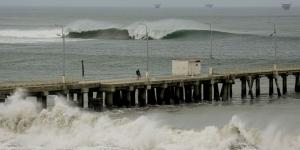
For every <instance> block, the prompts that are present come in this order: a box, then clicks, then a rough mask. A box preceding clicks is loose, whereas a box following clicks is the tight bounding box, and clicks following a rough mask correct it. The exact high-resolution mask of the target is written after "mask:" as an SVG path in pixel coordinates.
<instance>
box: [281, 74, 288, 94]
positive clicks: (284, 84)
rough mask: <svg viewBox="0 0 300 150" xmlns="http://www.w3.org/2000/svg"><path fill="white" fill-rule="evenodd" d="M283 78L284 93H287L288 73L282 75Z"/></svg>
mask: <svg viewBox="0 0 300 150" xmlns="http://www.w3.org/2000/svg"><path fill="white" fill-rule="evenodd" d="M281 78H282V94H283V95H286V94H287V74H283V75H281Z"/></svg>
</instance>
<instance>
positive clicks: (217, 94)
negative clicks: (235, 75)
mask: <svg viewBox="0 0 300 150" xmlns="http://www.w3.org/2000/svg"><path fill="white" fill-rule="evenodd" d="M223 86H224V83H223ZM214 99H215V101H220V92H219V84H218V83H215V84H214Z"/></svg>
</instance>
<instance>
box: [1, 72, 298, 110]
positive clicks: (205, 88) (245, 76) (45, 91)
mask: <svg viewBox="0 0 300 150" xmlns="http://www.w3.org/2000/svg"><path fill="white" fill-rule="evenodd" d="M288 76H295V82H294V83H295V89H294V90H295V92H300V67H298V68H297V67H293V68H288V69H277V70H273V69H270V70H264V71H261V70H260V71H240V72H238V71H237V72H214V74H213V75H197V76H157V77H154V76H151V77H149V78H141V79H139V80H138V79H136V78H131V79H118V80H93V81H84V80H82V81H80V80H73V81H69V80H67V81H65V82H62V81H36V82H33V81H31V82H2V83H0V102H4V101H5V99H6V98H7V96H9V95H11V94H12V93H13V92H14V91H15V90H16V89H17V88H23V89H26V90H27V92H28V96H34V97H36V98H37V102H39V103H41V105H42V106H43V108H47V97H48V96H49V95H61V96H64V97H66V98H67V99H68V100H70V101H72V102H74V104H76V105H78V107H81V108H90V109H94V110H102V109H103V108H108V109H111V108H116V107H119V108H120V107H145V106H147V105H179V104H182V103H198V102H200V101H208V102H212V101H228V100H230V99H231V98H232V95H233V90H232V87H233V86H238V87H240V91H241V98H242V99H245V98H247V97H248V98H251V99H254V98H255V97H259V96H260V95H261V86H260V80H261V78H265V79H268V80H269V89H268V91H269V93H268V94H269V95H270V96H272V95H275V93H276V95H277V96H278V97H281V96H282V95H286V94H287V91H288V90H287V87H288V86H287V79H288V78H287V77H288ZM280 78H281V80H280V81H282V83H279V79H280ZM238 80H239V81H240V83H241V84H240V85H237V84H236V81H238ZM254 84H255V86H254ZM219 87H221V88H219ZM254 88H255V89H254ZM274 88H275V92H274Z"/></svg>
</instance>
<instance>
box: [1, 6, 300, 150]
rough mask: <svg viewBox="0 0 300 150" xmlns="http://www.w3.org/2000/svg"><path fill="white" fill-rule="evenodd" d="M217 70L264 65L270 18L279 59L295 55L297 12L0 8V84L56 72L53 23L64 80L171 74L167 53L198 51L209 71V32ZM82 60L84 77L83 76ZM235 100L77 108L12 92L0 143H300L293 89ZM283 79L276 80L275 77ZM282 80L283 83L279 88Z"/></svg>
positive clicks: (277, 146) (266, 147)
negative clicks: (39, 101)
mask: <svg viewBox="0 0 300 150" xmlns="http://www.w3.org/2000/svg"><path fill="white" fill-rule="evenodd" d="M209 23H211V24H212V32H213V59H212V65H213V68H215V69H216V70H220V71H221V70H232V69H233V70H243V69H245V68H264V69H266V68H271V67H272V65H273V63H274V62H275V60H274V58H275V57H274V56H275V51H274V37H272V36H270V35H271V34H272V33H273V32H274V29H273V24H274V23H275V24H276V25H277V43H278V49H277V57H276V61H277V62H278V63H279V66H282V67H285V68H286V67H289V66H290V65H297V64H299V61H300V59H299V58H300V53H299V49H300V45H299V42H300V36H299V33H300V26H299V25H300V9H299V8H293V9H291V11H283V10H281V9H280V8H214V9H204V8H161V9H154V8H53V7H45V8H30V7H9V8H1V9H0V53H1V55H0V82H9V81H23V80H46V79H51V80H52V79H57V78H59V77H60V76H61V75H62V68H63V67H62V64H63V63H62V62H63V53H62V52H63V51H62V40H61V37H60V36H59V34H61V29H60V28H59V27H57V26H55V24H59V25H64V26H65V27H64V32H65V34H66V78H67V79H70V80H71V79H82V80H89V79H116V78H128V77H134V75H135V70H136V69H138V68H139V69H140V70H141V73H142V75H144V74H145V71H146V41H145V39H146V26H147V29H148V35H149V39H150V41H149V54H150V55H149V61H150V67H149V69H150V75H152V76H155V75H170V73H171V60H172V59H173V58H191V57H192V58H195V57H196V58H200V59H201V61H202V70H203V72H204V73H206V72H207V70H208V69H207V68H208V62H209V55H210V31H209ZM81 60H83V61H84V64H85V72H86V75H85V76H84V77H82V76H81ZM294 80H295V78H294V77H293V76H289V78H288V90H289V91H288V95H287V96H284V97H281V98H280V99H278V98H277V96H276V95H274V96H272V97H269V96H268V93H267V92H268V81H267V80H265V79H263V80H262V83H261V84H262V93H263V94H262V95H261V97H260V98H256V99H254V100H250V99H249V98H248V99H244V100H242V99H241V98H240V82H239V81H236V83H235V85H234V87H233V88H234V90H233V94H234V97H233V99H232V102H230V103H221V102H220V103H217V102H214V103H212V104H209V103H199V104H186V105H180V106H154V107H146V108H130V109H127V108H120V109H116V110H113V111H106V112H101V113H96V112H90V111H87V110H81V109H79V108H77V107H74V106H73V105H72V104H71V103H69V102H68V101H67V100H65V98H63V97H57V96H54V98H50V101H51V102H53V104H54V106H53V107H52V108H51V109H47V110H42V109H41V106H40V105H39V104H37V103H36V102H35V101H36V100H35V99H34V98H30V97H29V98H25V97H26V96H25V95H26V92H24V91H23V90H17V91H16V92H15V93H14V94H12V96H10V97H9V98H8V99H7V100H6V103H2V104H0V149H5V150H6V149H26V150H27V149H92V150H94V149H141V150H142V149H143V150H144V149H180V150H181V149H197V150H198V149H201V150H202V149H203V150H207V149H209V150H224V149H225V150H226V149H228V150H236V149H237V150H239V149H245V150H247V149H250V150H252V149H253V150H258V149H259V150H282V149H291V150H297V149H300V145H299V143H300V128H299V126H298V125H299V123H300V119H299V115H298V114H299V113H300V112H299V106H300V102H299V100H300V96H299V94H296V93H295V92H294ZM279 81H280V82H281V80H279ZM280 86H281V85H280Z"/></svg>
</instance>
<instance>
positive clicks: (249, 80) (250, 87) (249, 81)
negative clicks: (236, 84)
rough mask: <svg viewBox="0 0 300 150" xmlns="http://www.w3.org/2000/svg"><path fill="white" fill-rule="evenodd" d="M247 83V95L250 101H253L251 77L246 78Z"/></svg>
mask: <svg viewBox="0 0 300 150" xmlns="http://www.w3.org/2000/svg"><path fill="white" fill-rule="evenodd" d="M247 83H248V88H249V95H250V97H251V99H254V95H253V92H252V87H253V83H254V82H253V78H252V77H247Z"/></svg>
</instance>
